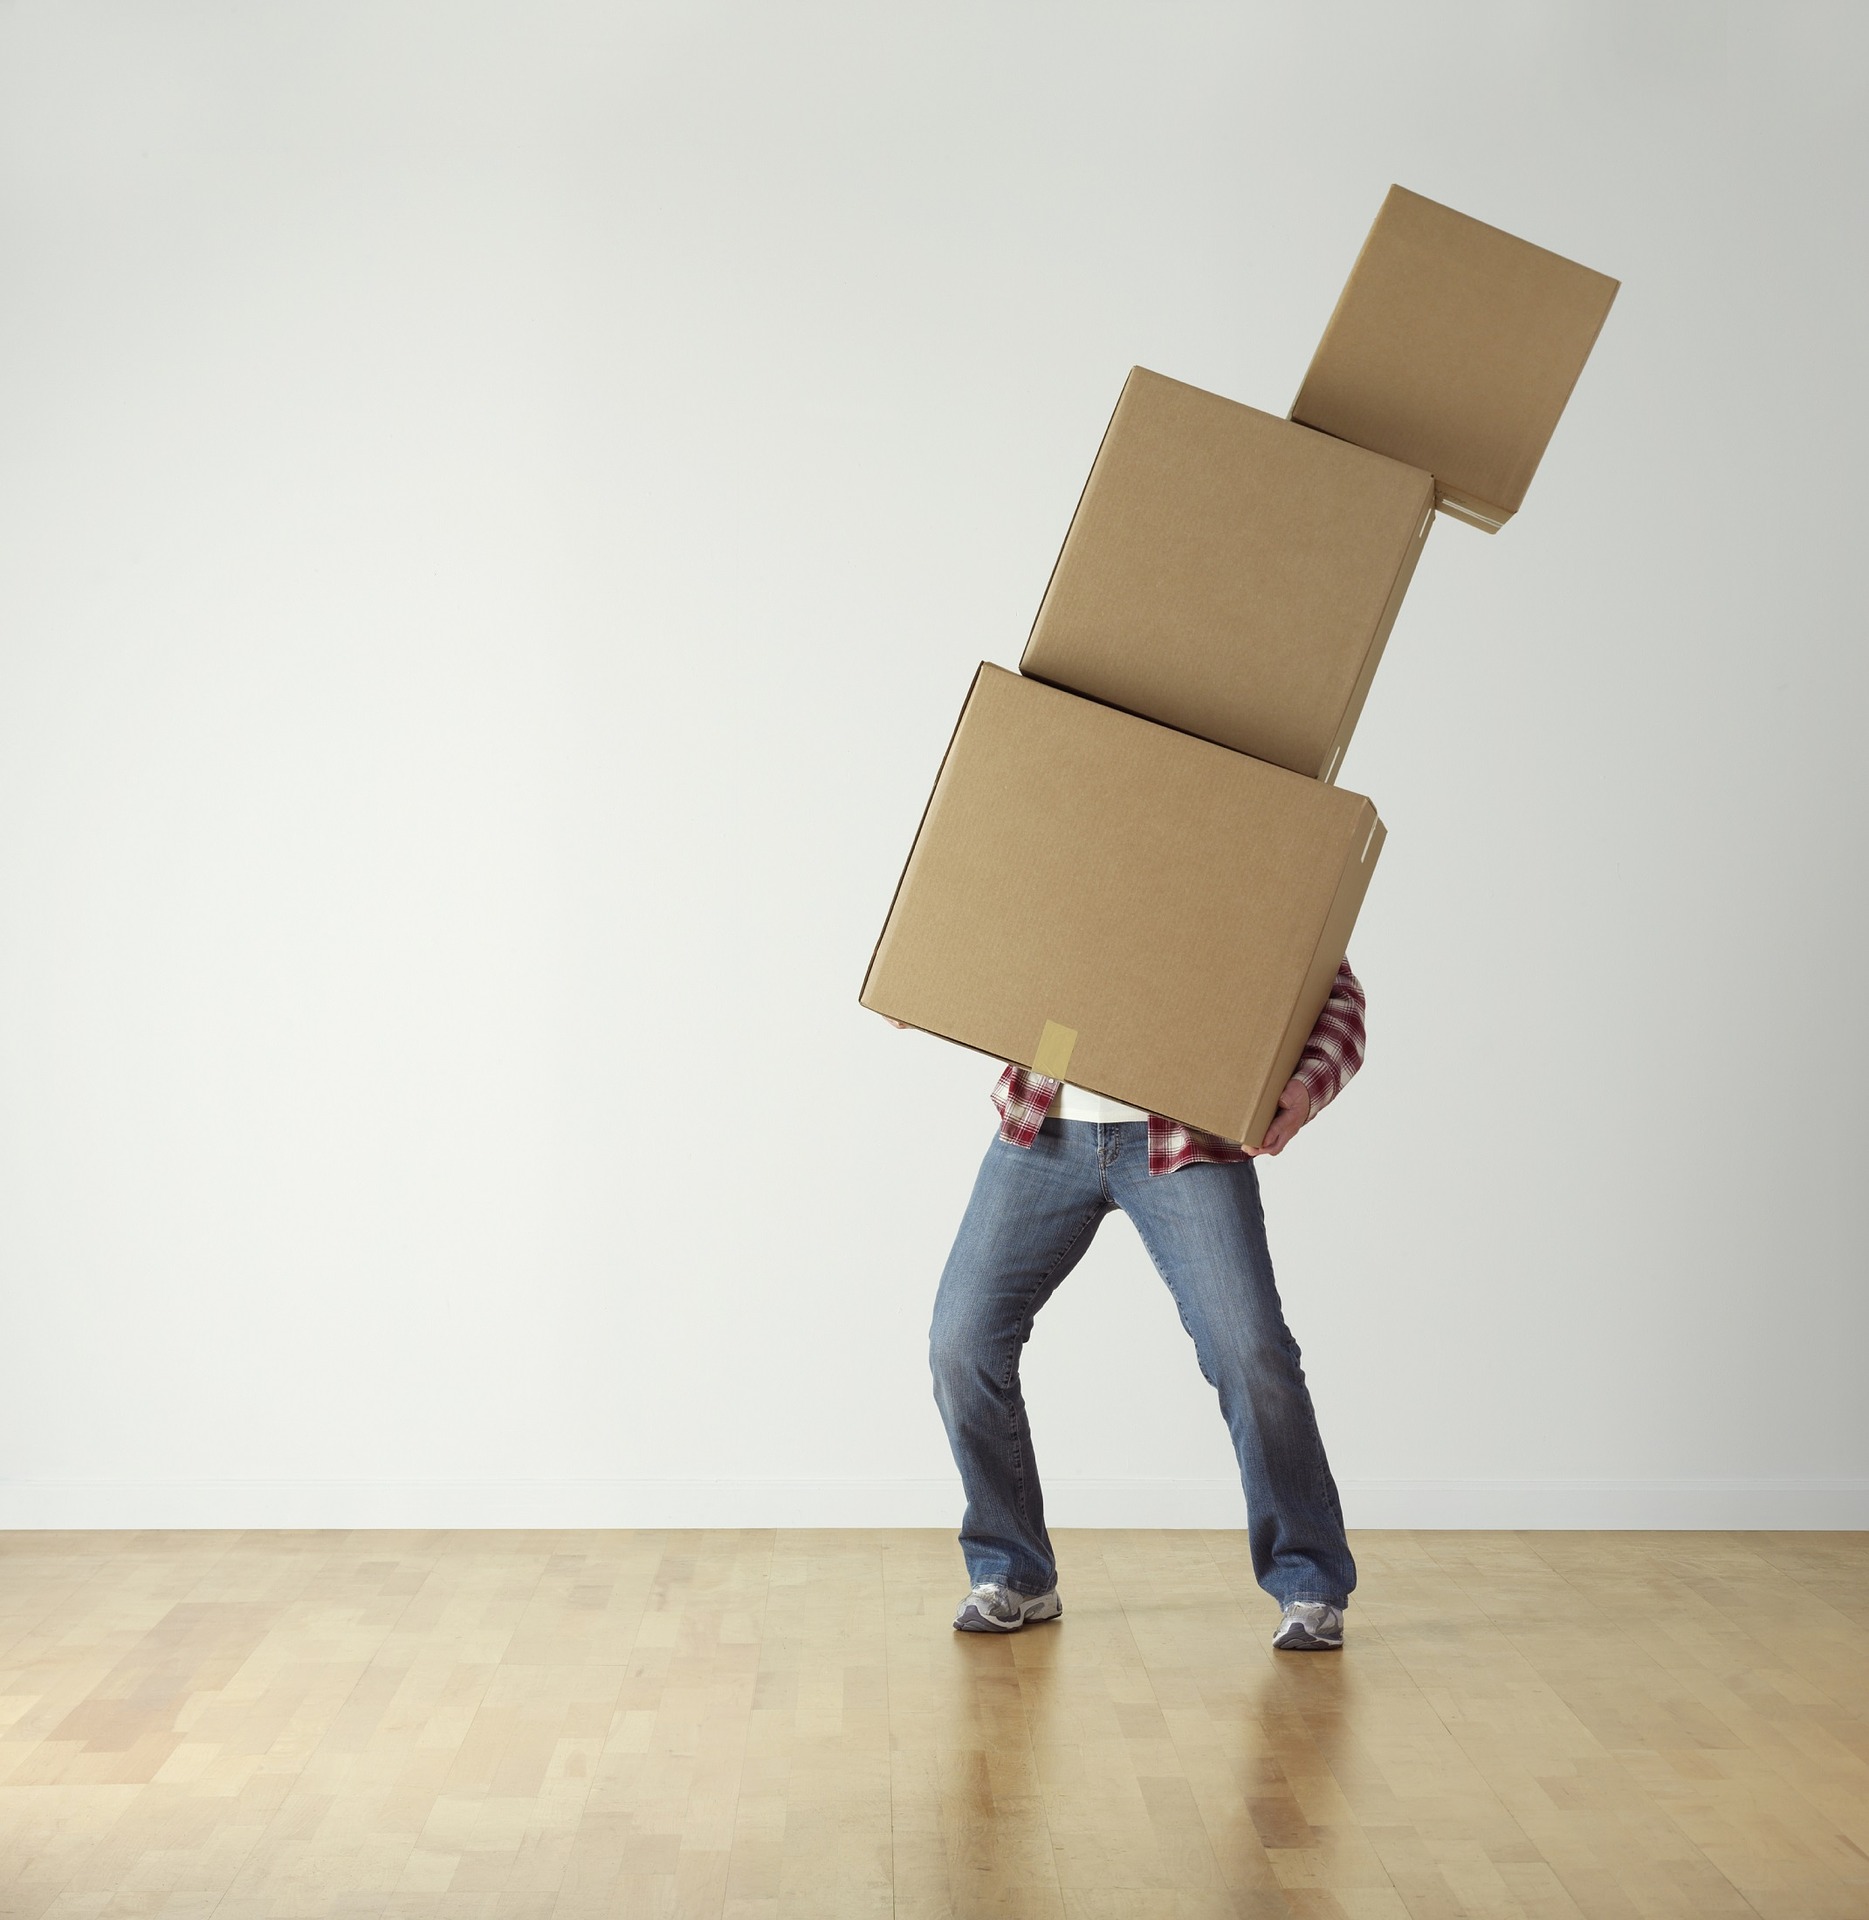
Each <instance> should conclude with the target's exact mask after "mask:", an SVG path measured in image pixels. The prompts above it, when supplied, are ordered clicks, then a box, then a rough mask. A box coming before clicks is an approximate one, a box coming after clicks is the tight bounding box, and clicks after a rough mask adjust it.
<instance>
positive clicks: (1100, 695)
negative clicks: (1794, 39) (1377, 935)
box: [861, 187, 1617, 1143]
mask: <svg viewBox="0 0 1869 1920" xmlns="http://www.w3.org/2000/svg"><path fill="white" fill-rule="evenodd" d="M1616 286H1617V283H1616V282H1615V281H1613V280H1610V279H1607V278H1605V277H1604V276H1603V275H1602V274H1598V273H1593V272H1591V271H1590V270H1589V269H1588V268H1586V267H1580V266H1578V265H1576V264H1575V263H1574V262H1572V261H1569V260H1564V259H1560V258H1559V257H1558V256H1557V255H1556V254H1552V253H1547V252H1545V251H1544V250H1543V249H1542V248H1540V247H1534V246H1531V245H1529V244H1528V243H1527V242H1525V241H1523V240H1517V239H1514V238H1513V237H1512V236H1511V235H1510V234H1506V233H1502V232H1500V231H1499V230H1498V229H1497V228H1495V227H1489V226H1485V225H1483V224H1482V223H1481V222H1479V221H1477V220H1472V219H1469V218H1468V217H1467V216H1466V215H1464V214H1459V213H1455V212H1453V211H1452V210H1451V209H1449V208H1447V207H1443V206H1439V205H1437V204H1436V203H1435V202H1434V201H1432V200H1424V199H1422V198H1421V197H1420V196H1419V195H1416V194H1412V193H1408V192H1406V191H1404V190H1403V189H1402V188H1400V187H1396V188H1392V189H1391V190H1390V193H1389V195H1388V198H1387V199H1386V200H1385V202H1384V203H1383V207H1382V210H1381V212H1380V213H1379V214H1378V216H1377V219H1376V224H1375V226H1374V227H1373V229H1372V230H1371V232H1370V235H1369V239H1368V240H1367V242H1366V243H1365V244H1364V247H1363V251H1362V254H1361V255H1360V256H1359V258H1358V260H1357V263H1356V266H1355V268H1354V270H1353V271H1352V273H1351V275H1350V279H1349V282H1348V284H1347V285H1346V286H1345V288H1344V291H1343V296H1342V298H1341V299H1340V300H1339V302H1338V304H1337V310H1336V313H1335V314H1334V315H1333V316H1332V318H1331V322H1330V325H1329V327H1328V328H1327V329H1326V331H1325V334H1324V338H1323V340H1322V342H1321V343H1320V345H1319V347H1318V349H1317V353H1316V355H1315V357H1314V358H1313V360H1312V362H1311V369H1310V371H1309V373H1307V374H1306V376H1305V379H1304V384H1303V386H1302V388H1301V389H1300V391H1299V394H1298V398H1297V401H1296V402H1295V404H1294V405H1293V407H1292V410H1291V414H1290V417H1289V418H1287V419H1279V418H1277V417H1276V416H1274V415H1272V414H1266V413H1259V412H1256V411H1255V410H1254V409H1253V408H1251V407H1246V406H1240V405H1238V404H1237V403H1236V402H1234V401H1231V400H1223V399H1220V398H1218V397H1217V396H1215V395H1213V394H1211V393H1204V392H1202V391H1200V390H1199V389H1198V388H1195V387H1188V386H1183V385H1182V384H1181V383H1180V382H1179V381H1175V380H1169V379H1165V378H1163V377H1162V376H1161V375H1160V374H1155V373H1150V372H1147V371H1146V370H1144V369H1143V368H1140V367H1138V368H1136V369H1135V370H1134V371H1133V372H1132V373H1131V374H1130V376H1129V379H1128V381H1127V382H1126V383H1125V385H1124V387H1123V392H1122V396H1121V398H1120V399H1119V400H1118V401H1117V404H1116V411H1115V414H1114V415H1113V416H1112V418H1111V420H1110V425H1109V429H1108V431H1107V432H1106V433H1105V435H1104V438H1103V444H1102V446H1101V448H1100V449H1099V451H1098V454H1097V459H1096V463H1095V465H1094V466H1093V467H1092V469H1091V473H1090V478H1089V480H1088V482H1087V483H1086V485H1085V487H1084V492H1083V497H1082V498H1081V500H1080V501H1079V502H1078V507H1077V512H1076V514H1075V516H1074V517H1073V519H1072V521H1071V526H1070V531H1069V532H1068V534H1067V535H1066V537H1065V542H1064V548H1063V551H1062V552H1061V553H1060V554H1059V556H1058V562H1057V565H1056V567H1055V568H1054V569H1053V572H1052V577H1051V583H1050V585H1049V587H1048V588H1047V589H1046V592H1045V597H1044V601H1043V603H1042V604H1041V606H1040V607H1039V610H1038V617H1037V619H1036V621H1035V622H1034V623H1033V627H1032V632H1031V637H1030V639H1029V640H1028V642H1027V644H1026V649H1025V655H1024V658H1023V659H1022V661H1021V662H1020V672H1019V673H1016V674H1015V673H1008V672H1006V671H1005V670H1004V669H1002V668H999V667H995V666H991V665H983V666H982V667H981V668H980V670H979V672H978V674H977V675H976V676H975V679H974V683H973V688H972V690H971V692H970V693H969V695H968V697H967V702H966V705H965V706H964V707H963V709H962V711H961V716H960V721H959V724H958V725H957V726H956V728H955V730H954V736H953V739H952V741H951V742H950V743H949V746H948V750H947V755H946V758H945V759H944V760H943V762H942V765H941V771H940V774H939V777H938V778H937V780H936V782H935V788H934V793H933V795H932V797H931V798H930V800H929V802H928V806H927V809H926V811H925V812H924V814H923V816H922V823H921V828H920V831H919V832H918V833H917V835H916V838H915V844H914V847H913V849H912V851H911V852H910V855H909V859H908V865H907V866H906V868H905V869H904V870H903V874H902V878H901V880H900V882H899V883H898V885H897V888H896V895H895V900H894V902H893V904H892V905H891V907H890V910H889V916H888V919H887V922H886V923H885V925H884V928H883V932H882V937H881V939H880V940H879V941H878V942H877V946H876V950H875V953H874V955H873V956H872V958H871V961H870V969H869V975H868V977H867V979H866V980H865V982H864V985H863V992H862V995H861V998H862V1003H863V1005H865V1006H866V1007H870V1008H873V1009H875V1010H876V1011H877V1012H879V1013H884V1014H888V1015H890V1016H891V1017H892V1018H894V1019H897V1020H900V1021H903V1022H905V1023H907V1024H908V1025H910V1026H915V1027H922V1028H925V1029H926V1030H927V1031H929V1032H931V1033H936V1034H940V1035H942V1036H944V1037H945V1038H947V1039H950V1040H955V1041H958V1042H960V1043H961V1044H962V1045H964V1046H968V1047H973V1048H977V1049H978V1050H979V1051H981V1052H982V1053H986V1054H990V1055H991V1056H992V1057H993V1058H995V1059H997V1060H1011V1061H1016V1062H1018V1063H1020V1064H1021V1065H1024V1066H1028V1067H1031V1068H1033V1069H1035V1070H1036V1071H1038V1072H1040V1073H1043V1074H1047V1075H1050V1076H1051V1077H1053V1078H1056V1079H1068V1080H1070V1081H1071V1082H1072V1083H1073V1084H1074V1085H1077V1086H1081V1087H1085V1088H1088V1089H1089V1090H1091V1091H1092V1092H1095V1093H1100V1094H1104V1095H1106V1096H1108V1097H1109V1098H1111V1099H1115V1100H1122V1101H1126V1102H1128V1103H1129V1104H1131V1105H1133V1106H1138V1107H1142V1108H1146V1109H1147V1110H1148V1111H1150V1112H1153V1113H1162V1114H1167V1115H1169V1116H1171V1117H1172V1118H1174V1119H1177V1120H1181V1121H1184V1122H1186V1123H1187V1124H1188V1125H1190V1126H1193V1127H1198V1128H1200V1129H1202V1130H1203V1131H1205V1132H1209V1133H1216V1134H1220V1135H1222V1136H1224V1137H1225V1138H1227V1139H1229V1140H1234V1141H1240V1142H1246V1143H1253V1142H1256V1141H1257V1140H1259V1139H1260V1138H1261V1137H1262V1136H1263V1134H1264V1132H1265V1130H1266V1127H1267V1126H1268V1124H1269V1123H1270V1121H1271V1117H1272V1114H1273V1111H1274V1109H1275V1108H1276V1105H1277V1101H1278V1095H1279V1091H1280V1089H1281V1088H1282V1087H1283V1086H1284V1084H1285V1082H1286V1080H1287V1079H1288V1078H1289V1077H1290V1074H1291V1070H1292V1068H1293V1066H1294V1065H1295V1064H1296V1062H1297V1058H1298V1054H1299V1052H1300V1050H1301V1049H1302V1047H1303V1045H1304V1042H1305V1040H1306V1038H1307V1037H1308V1036H1309V1034H1310V1031H1311V1027H1312V1025H1313V1023H1314V1022H1315V1021H1316V1019H1317V1016H1318V1013H1319V1011H1320V1010H1321V1009H1322V1006H1323V1003H1324V1000H1325V997H1326V996H1327V994H1328V993H1329V991H1330V985H1331V981H1332V979H1333V978H1334V977H1335V974H1336V971H1337V964H1338V962H1339V961H1340V960H1341V959H1342V957H1343V955H1344V951H1345V949H1346V947H1347V946H1348V944H1349V939H1350V932H1351V929H1352V927H1353V926H1354V924H1355V921H1356V916H1357V911H1358V909H1359V908H1360V907H1361V905H1362V902H1363V896H1364V893H1365V891H1366V890H1367V888H1368V886H1369V880H1370V875H1371V873H1372V871H1373V870H1374V867H1375V864H1376V858H1377V855H1378V854H1379V853H1380V852H1381V850H1382V841H1383V828H1382V823H1381V821H1380V819H1379V818H1378V817H1377V814H1376V809H1375V807H1374V806H1373V805H1372V804H1371V803H1370V802H1369V801H1368V800H1366V799H1363V798H1362V797H1361V796H1360V795H1357V794H1353V793H1346V792H1343V791H1341V790H1340V789H1338V788H1337V787H1335V786H1333V785H1332V784H1331V782H1332V780H1333V779H1334V777H1335V775H1336V772H1337V769H1338V767H1339V766H1340V765H1341V764H1342V761H1343V755H1344V750H1345V749H1346V747H1347V746H1348V745H1349V741H1350V735H1351V732H1352V730H1353V729H1354V728H1355V726H1356V722H1357V717H1358V715H1359V714H1360V713H1361V711H1362V707H1363V701H1364V698H1365V696H1366V695H1367V693H1368V691H1369V686H1370V682H1371V680H1372V678H1373V677H1374V675H1375V671H1376V667H1377V664H1378V662H1379V661H1380V660H1381V658H1382V651H1383V647H1384V644H1385V642H1386V641H1387V640H1388V637H1389V630H1390V628H1391V627H1392V626H1393V625H1394V623H1395V618H1396V614H1397V612H1398V610H1399V609H1400V606H1401V602H1402V596H1403V594H1404V593H1405V592H1406V591H1407V588H1408V583H1409V579H1410V577H1411V576H1412V575H1413V573H1414V570H1415V563H1416V561H1417V560H1418V559H1419V558H1420V556H1421V550H1422V546H1423V544H1424V543H1425V541H1426V540H1427V536H1428V529H1429V527H1430V525H1431V524H1432V522H1433V519H1434V512H1435V509H1436V507H1437V506H1438V507H1439V508H1440V509H1441V510H1442V511H1443V512H1446V513H1450V514H1453V515H1456V516H1458V517H1459V518H1461V519H1464V520H1466V521H1468V522H1470V523H1471V524H1473V525H1476V526H1480V527H1483V528H1485V529H1486V530H1487V531H1488V532H1494V531H1497V529H1498V528H1499V527H1501V526H1503V525H1504V523H1505V522H1506V521H1507V520H1508V519H1510V518H1511V517H1512V515H1513V514H1514V513H1515V512H1516V511H1517V509H1518V507H1519V504H1520V502H1521V501H1522V500H1523V498H1524V495H1525V489H1526V487H1527V486H1528V485H1529V483H1530V481H1531V478H1532V474H1533V472H1534V471H1535V470H1536V468H1537V465H1538V461H1539V458H1540V456H1541V455H1542V453H1543V452H1544V448H1545V444H1546V442H1547V441H1548V440H1549V439H1550V437H1551V433H1552V430H1553V428H1554V427H1555V426H1556V425H1557V421H1558V417H1559V415H1560V414H1561V413H1562V412H1563V410H1564V405H1565V402H1566V401H1567V400H1568V399H1569V397H1570V391H1571V388H1572V386H1573V385H1574V384H1575V383H1576V380H1577V376H1578V374H1579V373H1580V372H1581V371H1582V369H1583V364H1584V361H1585V359H1586V358H1587V357H1588V355H1589V352H1590V349H1591V346H1592V345H1593V344H1594V342H1595V339H1596V336H1597V332H1598V330H1599V329H1600V327H1601V326H1602V324H1603V320H1604V317H1605V315H1606V314H1607V313H1608V311H1609V305H1610V302H1611V300H1612V299H1613V298H1614V297H1615V293H1616Z"/></svg>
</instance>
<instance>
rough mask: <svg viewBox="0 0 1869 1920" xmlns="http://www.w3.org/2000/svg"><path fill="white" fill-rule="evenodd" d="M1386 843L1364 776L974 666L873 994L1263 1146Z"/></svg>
mask: <svg viewBox="0 0 1869 1920" xmlns="http://www.w3.org/2000/svg"><path fill="white" fill-rule="evenodd" d="M1382 841H1383V828H1382V823H1381V821H1380V820H1379V819H1378V818H1377V816H1376V809H1375V808H1374V806H1372V805H1371V804H1370V802H1369V801H1367V800H1365V799H1363V798H1361V797H1360V796H1359V795H1357V794H1353V793H1346V792H1343V791H1341V790H1340V789H1338V788H1336V787H1331V786H1327V785H1324V784H1322V783H1321V782H1319V781H1317V780H1315V779H1312V778H1307V777H1306V776H1304V775H1301V774H1297V773H1292V772H1290V771H1288V770H1286V769H1285V768H1282V767H1274V766H1269V765H1267V764H1266V763H1265V762H1263V761H1260V760H1254V759H1250V758H1248V757H1247V756H1246V755H1244V754H1240V753H1235V752H1233V751H1231V750H1230V749H1228V748H1225V747H1220V746H1215V745H1214V744H1212V743H1211V742H1209V741H1205V740H1198V739H1195V738H1193V737H1192V736H1190V735H1188V734H1185V733H1178V732H1175V731H1173V730H1172V729H1170V728H1167V727H1162V726H1157V725H1155V724H1153V723H1152V722H1150V721H1146V720H1141V719H1138V718H1136V717H1135V716H1134V715H1132V714H1127V713H1121V712H1118V711H1117V710H1116V709H1114V708H1112V707H1107V706H1102V705H1099V704H1098V703H1097V702H1095V701H1092V700H1086V699H1082V698H1080V697H1079V696H1077V695H1075V694H1070V693H1064V692H1061V691H1060V690H1058V689H1056V688H1053V687H1048V686H1045V685H1043V684H1041V683H1040V682H1038V681H1036V680H1030V679H1026V678H1023V677H1022V676H1020V675H1019V674H1015V673H1008V672H1007V671H1006V670H1005V669H1004V668H1003V667H995V666H982V667H981V668H980V670H979V672H978V673H977V674H976V676H975V678H974V684H973V688H972V690H971V692H970V693H969V695H968V698H967V703H966V705H965V707H964V708H963V709H962V711H961V716H960V721H959V724H958V725H957V726H956V728H955V730H954V735H953V738H952V740H951V741H950V742H949V744H948V750H947V754H946V757H945V758H944V759H943V761H942V764H941V771H940V774H939V776H938V778H937V779H936V782H935V788H934V793H933V795H932V797H931V798H930V800H929V802H928V805H927V808H926V810H925V812H924V813H923V816H922V822H921V827H920V830H919V832H918V833H917V835H916V838H915V844H914V847H913V848H912V850H911V851H910V854H909V859H908V864H907V866H906V867H905V868H904V870H903V873H902V878H901V880H900V881H899V882H898V884H897V887H896V895H895V899H894V901H893V902H892V904H891V906H890V909H889V916H888V919H887V921H886V923H885V925H884V928H883V932H882V937H881V939H880V940H879V941H878V942H877V945H876V951H875V953H874V955H873V956H872V958H871V961H870V968H869V973H868V976H867V978H866V979H865V980H864V983H863V991H862V994H861V996H860V997H861V1000H862V1003H863V1005H864V1006H866V1007H869V1008H872V1009H873V1010H875V1011H876V1012H878V1013H883V1014H887V1015H889V1016H891V1017H892V1018H894V1019H897V1020H900V1021H903V1022H905V1023H907V1024H908V1025H910V1026H915V1027H921V1028H924V1029H926V1030H927V1031H928V1032H930V1033H936V1034H940V1035H943V1036H944V1037H945V1038H947V1039H949V1040H955V1041H959V1042H960V1043H961V1044H962V1045H963V1046H968V1047H973V1048H976V1049H977V1050H978V1051H980V1052H982V1053H985V1054H989V1055H991V1056H992V1057H993V1058H994V1059H995V1060H1010V1061H1016V1062H1018V1063H1020V1064H1021V1065H1024V1066H1028V1067H1032V1068H1034V1069H1036V1070H1037V1071H1038V1072H1040V1073H1044V1074H1047V1075H1049V1076H1051V1077H1052V1078H1055V1079H1059V1080H1069V1081H1070V1082H1072V1084H1073V1085H1076V1086H1081V1087H1085V1088H1088V1089H1089V1090H1090V1091H1092V1092H1094V1093H1101V1094H1105V1095H1107V1096H1108V1097H1109V1098H1111V1099H1114V1100H1123V1101H1127V1102H1129V1103H1130V1104H1131V1105H1133V1106H1138V1107H1142V1108H1145V1109H1146V1110H1148V1111H1149V1112H1151V1113H1160V1114H1166V1115H1167V1116H1169V1117H1170V1118H1172V1119H1176V1120H1180V1121H1183V1122H1185V1123H1186V1124H1187V1125H1189V1126H1192V1127H1197V1128H1199V1129H1201V1130H1202V1131H1203V1132H1207V1133H1216V1134H1220V1135H1221V1136H1223V1137H1224V1138H1226V1139H1228V1140H1232V1141H1236V1142H1246V1143H1256V1142H1258V1141H1259V1140H1260V1139H1262V1138H1263V1137H1264V1134H1265V1130H1266V1128H1267V1126H1269V1125H1270V1123H1271V1119H1272V1114H1273V1111H1274V1110H1275V1108H1276V1106H1277V1103H1278V1096H1279V1092H1280V1090H1281V1089H1282V1088H1283V1087H1284V1085H1285V1082H1286V1081H1287V1080H1288V1079H1289V1078H1290V1077H1291V1071H1292V1068H1293V1067H1294V1066H1295V1065H1296V1064H1297V1061H1298V1055H1299V1053H1300V1051H1301V1050H1302V1049H1303V1046H1304V1043H1305V1041H1306V1040H1307V1039H1308V1038H1309V1036H1310V1033H1311V1029H1312V1026H1313V1025H1314V1024H1315V1022H1316V1020H1317V1016H1318V1014H1319V1012H1320V1011H1321V1010H1322V1008H1323V1005H1324V1001H1325V998H1326V996H1327V995H1328V994H1329V992H1330V986H1331V982H1332V980H1333V979H1334V977H1335V975H1336V971H1337V963H1338V962H1339V961H1340V960H1341V959H1342V958H1343V954H1344V949H1345V948H1346V946H1347V945H1348V944H1349V939H1350V930H1351V928H1352V926H1353V925H1354V924H1355V920H1356V915H1357V910H1358V908H1359V907H1360V906H1361V905H1362V901H1363V895H1364V892H1365V891H1366V890H1367V888H1368V886H1369V879H1370V874H1371V873H1372V871H1373V870H1374V868H1375V864H1376V858H1377V855H1378V854H1379V853H1380V852H1381V850H1382Z"/></svg>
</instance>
